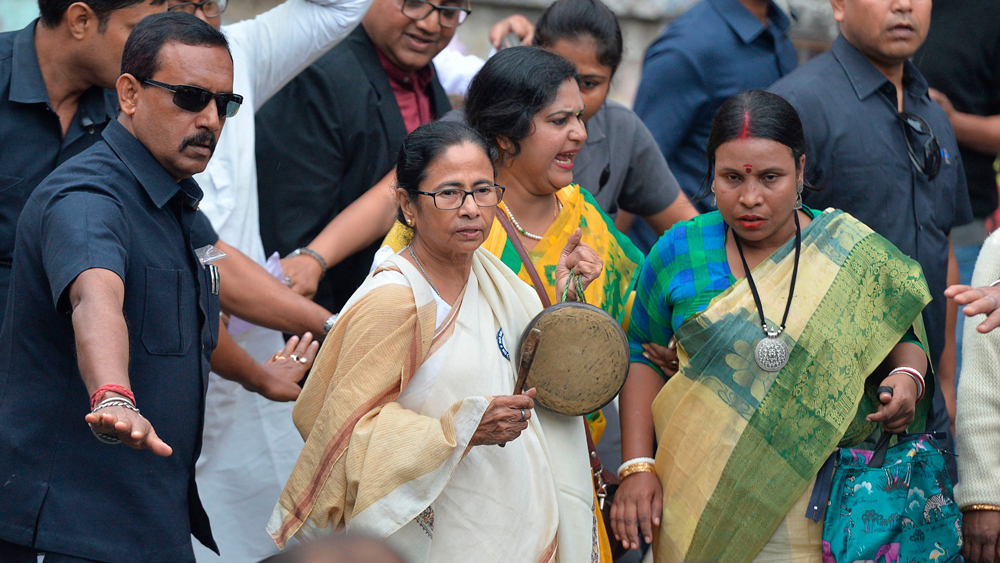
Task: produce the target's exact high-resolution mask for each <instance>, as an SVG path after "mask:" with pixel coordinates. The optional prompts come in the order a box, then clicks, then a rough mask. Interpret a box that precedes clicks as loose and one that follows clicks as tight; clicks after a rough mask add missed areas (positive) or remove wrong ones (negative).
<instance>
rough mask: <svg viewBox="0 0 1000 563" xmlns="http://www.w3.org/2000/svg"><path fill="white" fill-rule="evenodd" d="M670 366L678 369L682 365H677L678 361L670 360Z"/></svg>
mask: <svg viewBox="0 0 1000 563" xmlns="http://www.w3.org/2000/svg"><path fill="white" fill-rule="evenodd" d="M670 365H672V366H673V367H677V366H678V365H680V364H678V363H677V360H670Z"/></svg>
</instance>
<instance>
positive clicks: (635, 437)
mask: <svg viewBox="0 0 1000 563" xmlns="http://www.w3.org/2000/svg"><path fill="white" fill-rule="evenodd" d="M663 384H664V381H663V378H662V377H660V375H659V374H658V373H656V371H655V370H653V368H651V367H649V366H647V365H645V364H632V366H631V367H630V368H629V373H628V379H626V380H625V386H624V387H623V388H622V392H621V394H620V395H619V396H618V416H619V420H620V421H621V431H622V459H623V460H628V459H633V458H637V457H653V455H654V454H655V453H656V428H655V426H654V425H653V399H654V398H655V397H656V395H657V394H658V393H659V392H660V389H661V388H663Z"/></svg>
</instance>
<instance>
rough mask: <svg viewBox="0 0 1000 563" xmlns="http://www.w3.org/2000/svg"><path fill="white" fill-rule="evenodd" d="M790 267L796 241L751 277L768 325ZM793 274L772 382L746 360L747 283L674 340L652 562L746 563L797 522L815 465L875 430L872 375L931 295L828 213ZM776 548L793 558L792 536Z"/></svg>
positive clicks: (658, 418) (895, 257) (917, 324)
mask: <svg viewBox="0 0 1000 563" xmlns="http://www.w3.org/2000/svg"><path fill="white" fill-rule="evenodd" d="M793 261H794V241H790V242H789V243H788V244H786V245H785V246H784V247H782V248H781V249H779V250H778V251H777V252H775V253H774V254H773V255H772V256H771V257H770V258H768V259H766V260H765V261H763V262H762V263H761V264H759V265H758V266H757V267H756V268H754V269H753V277H754V280H755V281H756V282H757V285H758V288H759V290H760V292H761V299H762V301H763V304H764V309H765V314H766V315H767V320H768V323H773V322H775V321H776V319H775V318H774V316H776V315H780V314H781V313H782V312H783V311H784V307H785V302H786V300H787V298H788V285H789V283H790V278H791V274H792V266H793ZM798 276H799V278H798V282H797V284H796V289H795V292H796V294H795V296H794V298H793V302H792V307H791V312H790V314H789V317H788V322H787V325H786V329H785V331H784V333H783V334H782V336H781V338H783V339H784V340H785V342H786V343H787V344H788V345H789V348H790V349H791V350H792V352H791V358H790V359H789V362H788V364H787V365H786V366H785V367H784V368H783V369H782V370H781V371H780V372H777V373H768V372H765V371H763V370H761V369H760V368H759V367H758V366H757V365H756V363H755V361H754V358H753V347H754V346H755V345H756V343H757V341H758V340H759V339H760V338H761V337H762V332H761V328H760V321H759V319H758V316H757V311H756V307H755V305H754V301H753V296H752V295H751V293H750V290H749V286H748V284H747V283H746V281H745V280H740V281H739V282H737V283H736V284H734V285H733V286H732V287H730V288H729V289H728V290H726V291H725V292H723V293H721V294H720V295H718V296H717V297H716V298H715V299H713V300H712V302H711V303H710V304H709V306H708V308H707V309H705V310H704V311H703V312H702V313H700V314H697V315H694V316H693V317H691V318H690V319H688V320H686V321H685V322H684V323H683V324H682V325H681V326H680V327H679V328H678V330H677V332H676V335H675V336H676V339H677V344H678V354H679V357H680V370H679V371H678V373H677V375H675V376H674V377H672V378H671V379H670V381H668V382H667V383H666V384H665V385H664V386H663V389H662V390H661V391H660V393H659V394H658V395H657V397H656V398H655V400H654V401H653V418H654V422H655V426H656V435H657V437H658V448H657V452H656V472H657V475H658V476H659V478H660V481H661V483H662V485H663V507H664V508H663V518H662V523H661V525H660V527H659V530H658V532H657V534H656V536H655V539H654V541H653V546H654V550H655V551H654V553H655V560H656V561H657V562H658V563H668V562H674V561H726V562H727V563H728V562H732V563H739V562H746V561H752V560H753V559H754V557H756V556H757V554H758V553H759V552H760V551H761V549H762V548H763V547H764V545H765V544H767V543H768V541H769V540H770V539H771V537H772V534H774V532H775V530H776V529H778V526H779V525H780V524H782V523H783V521H784V520H785V518H786V515H787V516H788V522H789V523H797V522H799V520H801V521H802V522H803V523H804V522H805V521H806V518H805V508H804V506H800V505H801V504H802V502H801V499H802V497H804V496H807V495H808V494H809V490H808V489H810V488H811V484H812V482H813V480H814V478H815V475H816V473H817V472H818V471H819V468H820V466H821V465H822V464H823V462H824V461H825V460H826V459H827V457H829V455H830V454H831V452H832V451H833V449H834V448H836V447H837V446H838V445H840V446H852V445H855V444H857V443H859V442H861V441H863V440H864V439H865V438H866V437H867V436H868V435H869V434H870V433H871V432H872V431H873V430H874V429H875V424H873V423H870V422H867V421H866V420H865V416H866V415H868V414H870V413H872V412H874V411H875V410H876V405H877V404H878V403H877V398H876V397H875V393H874V391H875V388H876V387H877V385H878V382H876V381H872V382H867V381H866V379H867V377H868V376H869V375H870V374H871V373H872V371H873V370H874V369H875V368H876V367H877V366H878V365H879V364H880V363H881V362H882V360H883V359H884V358H885V357H886V355H887V354H888V353H889V351H890V350H891V349H892V348H893V347H894V346H895V345H896V344H897V343H898V342H899V341H900V339H901V338H902V337H903V335H904V334H906V333H907V331H908V330H909V329H910V328H911V326H912V327H913V329H914V331H915V332H916V334H917V335H918V338H920V340H921V341H922V342H923V341H924V340H925V337H924V330H923V324H922V322H921V319H920V312H921V310H922V309H923V308H924V306H925V305H926V304H927V303H929V302H930V299H931V298H930V294H929V291H928V289H927V284H926V282H925V280H924V277H923V274H922V271H921V269H920V266H919V265H918V264H917V263H916V262H914V261H913V260H910V259H909V258H907V257H906V256H904V255H903V254H902V253H901V252H899V250H897V249H896V248H895V247H894V246H892V244H890V243H889V242H888V241H887V240H885V239H884V238H882V237H881V236H879V235H877V234H876V233H874V232H873V231H872V230H871V229H869V228H868V227H867V226H865V225H864V224H862V223H861V222H859V221H858V220H856V219H854V218H853V217H851V216H850V215H848V214H846V213H843V212H840V211H836V210H827V211H825V212H823V213H822V214H821V215H819V216H818V217H816V218H815V219H814V220H813V221H812V223H810V224H809V225H808V226H806V228H804V229H803V231H802V255H801V260H800V262H799V273H798ZM757 280H759V281H757ZM776 324H777V323H776ZM924 348H925V349H926V346H924ZM930 382H931V379H930V378H928V384H930ZM932 392H933V389H932V388H931V387H930V385H929V389H928V392H927V393H926V395H925V397H926V398H925V399H924V400H922V401H921V403H920V404H919V405H918V409H917V411H918V412H917V417H916V419H915V422H914V426H913V427H911V429H910V430H911V431H915V430H920V429H922V425H923V420H924V418H925V416H924V413H925V412H926V409H927V405H928V403H929V398H930V396H931V395H932ZM793 507H794V508H795V509H796V512H798V509H801V514H799V513H794V514H793V513H790V510H792V509H793ZM794 525H795V526H798V524H794ZM803 526H804V524H803ZM786 528H787V529H789V530H790V531H789V533H790V534H791V533H794V531H792V530H791V529H792V528H793V526H792V525H789V526H787V527H786ZM775 535H776V536H777V535H778V534H775ZM817 542H818V539H817ZM776 543H781V544H783V545H786V546H789V547H788V553H787V557H782V558H781V560H784V561H798V560H800V559H799V557H798V556H797V554H795V553H794V548H792V547H790V546H791V545H793V544H794V543H795V539H794V538H787V539H786V541H781V542H776ZM807 543H808V542H807ZM772 547H773V545H769V546H768V548H769V551H771V548H772ZM816 549H817V551H816V554H810V555H812V557H813V558H815V557H816V556H818V554H819V551H818V550H819V547H818V543H817V547H816Z"/></svg>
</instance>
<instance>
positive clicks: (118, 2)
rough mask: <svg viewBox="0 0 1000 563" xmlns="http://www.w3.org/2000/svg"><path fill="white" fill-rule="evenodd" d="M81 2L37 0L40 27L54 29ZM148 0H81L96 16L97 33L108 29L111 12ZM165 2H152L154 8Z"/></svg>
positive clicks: (154, 0)
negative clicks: (69, 10) (71, 7)
mask: <svg viewBox="0 0 1000 563" xmlns="http://www.w3.org/2000/svg"><path fill="white" fill-rule="evenodd" d="M79 1H81V0H38V12H39V14H40V16H41V20H42V25H44V26H45V27H56V26H57V25H59V22H61V21H62V19H63V15H64V14H65V13H66V10H68V9H69V7H70V6H71V5H72V4H75V3H76V2H79ZM146 1H148V0H83V3H84V4H86V5H88V6H90V9H91V10H93V11H94V13H95V14H97V31H99V32H101V33H104V30H105V29H107V27H108V18H110V17H111V12H114V11H115V10H121V9H122V8H128V7H130V6H135V5H136V4H142V3H144V2H146ZM166 1H167V0H152V2H150V3H151V4H153V5H154V6H159V5H161V4H164V3H165V2H166Z"/></svg>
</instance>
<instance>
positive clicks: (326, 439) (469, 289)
mask: <svg viewBox="0 0 1000 563" xmlns="http://www.w3.org/2000/svg"><path fill="white" fill-rule="evenodd" d="M540 310H541V304H540V303H539V301H538V298H537V296H536V294H535V292H534V290H532V289H531V287H530V286H528V285H527V284H524V283H523V282H521V281H520V280H519V279H518V278H517V276H516V274H514V273H513V272H512V271H511V270H510V269H509V268H507V267H506V266H505V265H504V264H503V263H502V262H501V261H500V260H499V259H497V258H496V257H494V256H493V255H491V254H490V253H488V252H486V251H484V250H482V249H478V250H476V252H475V254H474V256H473V265H472V272H471V274H470V276H469V282H468V285H467V286H466V288H465V290H464V292H463V293H462V295H461V296H459V298H458V299H457V300H456V302H455V305H454V307H452V310H451V311H450V312H449V314H448V315H447V316H446V317H445V318H444V320H443V322H442V323H441V324H440V326H435V325H436V324H437V323H436V317H437V315H436V311H437V306H436V304H435V301H434V297H433V294H432V292H431V288H430V286H429V285H428V284H427V282H426V281H425V280H424V279H423V277H422V276H421V274H420V272H419V271H418V270H417V269H416V268H414V267H413V266H412V265H411V264H410V263H409V262H407V261H406V260H405V259H403V258H402V257H400V256H398V255H397V256H393V257H391V258H389V259H388V260H387V261H386V262H385V263H384V264H383V265H382V266H381V267H380V268H379V269H377V270H376V271H375V272H374V273H373V274H372V276H370V277H369V278H368V279H367V280H366V281H365V283H364V284H363V285H362V286H361V288H359V289H358V291H357V292H356V293H355V294H354V296H353V297H352V298H351V300H350V301H349V302H348V304H347V306H346V307H345V308H344V313H343V314H342V315H341V317H340V319H338V322H337V325H336V327H335V328H334V331H333V333H331V334H330V336H328V337H327V340H326V342H325V343H324V345H323V348H322V350H321V351H320V354H319V357H318V358H317V360H316V365H315V367H314V368H313V370H312V374H311V375H310V377H309V379H308V380H307V383H306V386H305V388H304V389H303V392H302V395H301V396H300V398H299V400H298V403H297V404H296V406H295V411H294V418H295V423H296V425H297V426H298V428H299V431H300V432H301V433H302V435H303V438H305V440H306V445H305V448H304V449H303V453H302V455H301V456H300V457H299V460H298V462H297V463H296V466H295V470H294V471H293V473H292V477H291V478H290V479H289V481H288V483H287V484H286V486H285V489H284V491H283V493H282V495H281V499H280V501H279V503H278V505H277V506H276V507H275V510H274V513H273V515H272V517H271V522H270V524H269V526H268V531H269V532H270V533H271V535H272V536H273V537H274V538H275V541H276V542H277V543H278V545H279V546H282V545H284V542H285V541H287V540H288V538H290V537H291V536H292V535H294V534H296V533H298V534H299V535H305V536H309V535H312V534H313V533H317V532H319V531H320V530H323V529H326V528H336V529H343V528H346V529H347V530H348V531H351V532H356V533H362V534H367V535H370V536H374V537H378V538H384V539H386V541H387V542H388V543H389V544H390V545H392V546H393V547H394V548H395V549H396V550H397V551H399V552H400V553H401V555H403V556H404V558H406V560H407V561H410V562H414V563H416V562H424V561H427V562H452V561H477V562H479V561H481V562H491V561H496V562H501V561H502V562H511V561H517V562H526V563H534V562H540V563H548V562H556V561H557V562H559V563H569V562H572V563H585V562H589V561H592V560H593V556H594V553H595V542H594V538H595V521H594V512H593V488H592V484H591V480H590V471H589V464H588V461H587V444H586V437H585V435H584V427H583V422H582V421H581V419H580V418H576V417H565V416H562V415H558V414H555V413H552V412H549V411H545V410H544V409H543V408H541V407H538V408H536V409H535V411H534V416H533V417H532V418H531V422H530V424H529V427H528V429H527V430H525V431H524V432H522V433H521V435H520V437H519V438H517V439H516V440H514V441H512V442H509V443H508V444H507V445H506V447H504V448H499V447H497V446H475V447H472V446H470V440H471V438H472V435H473V433H474V432H475V430H476V428H477V427H478V425H479V421H480V419H481V418H482V416H483V413H484V412H485V411H486V408H487V406H488V405H489V402H490V400H491V399H492V397H493V396H496V395H509V394H511V393H512V392H513V388H514V369H515V367H514V362H515V361H516V357H515V351H516V349H517V339H518V337H519V336H520V333H521V331H522V330H523V328H524V326H526V325H527V323H528V322H529V321H530V320H531V318H532V317H533V316H534V315H535V314H536V313H537V312H538V311H540ZM508 357H509V358H508ZM512 360H513V361H512Z"/></svg>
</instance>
